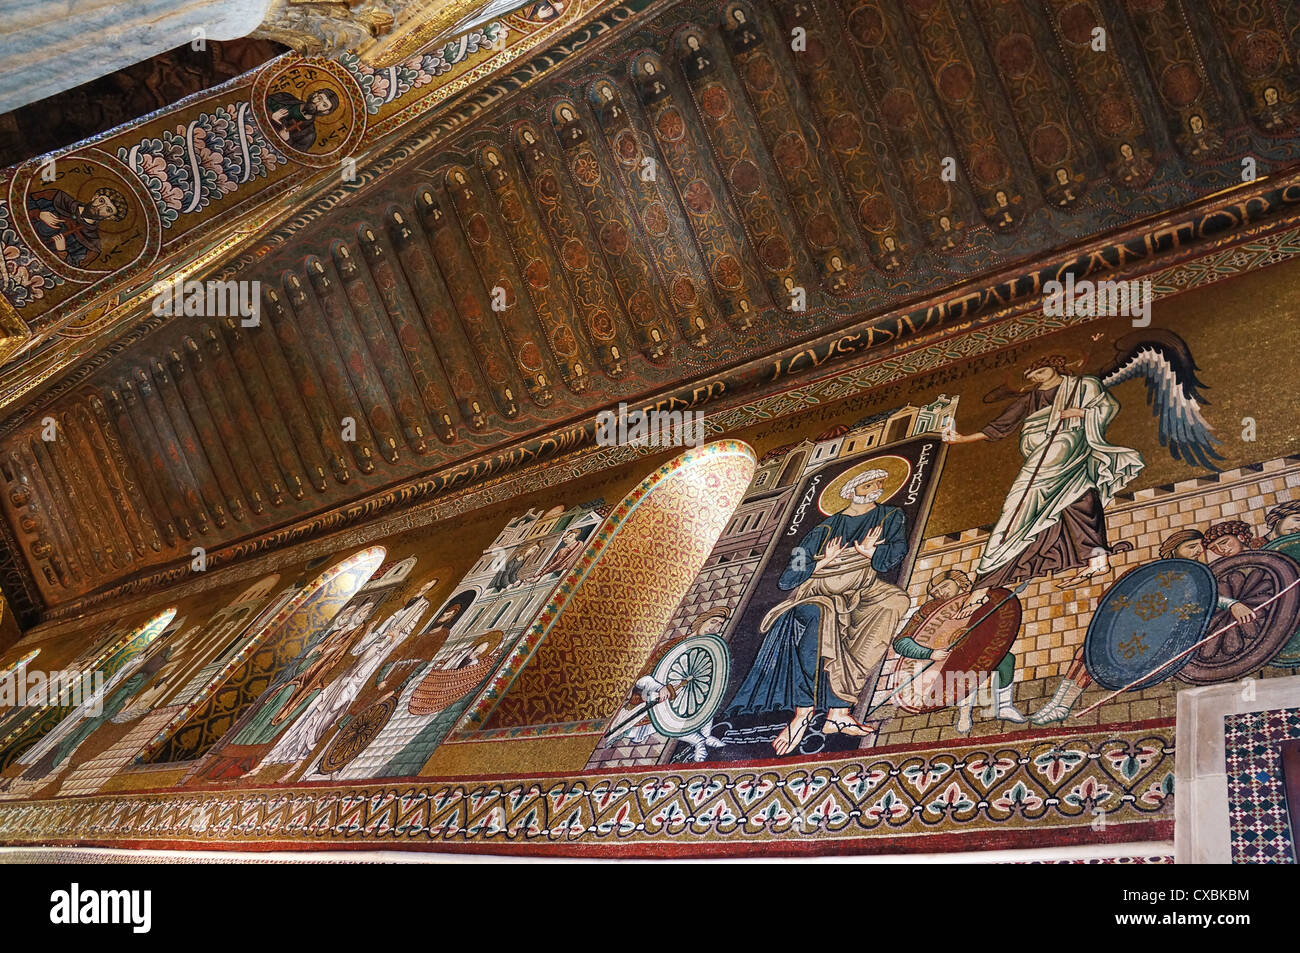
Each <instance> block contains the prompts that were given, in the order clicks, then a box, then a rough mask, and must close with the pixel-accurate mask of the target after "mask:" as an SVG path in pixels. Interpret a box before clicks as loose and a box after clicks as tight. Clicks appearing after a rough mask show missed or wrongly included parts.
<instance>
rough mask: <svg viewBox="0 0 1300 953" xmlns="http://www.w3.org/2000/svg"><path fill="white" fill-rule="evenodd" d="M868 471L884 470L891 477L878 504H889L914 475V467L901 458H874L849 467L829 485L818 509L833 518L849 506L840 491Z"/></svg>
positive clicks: (887, 455)
mask: <svg viewBox="0 0 1300 953" xmlns="http://www.w3.org/2000/svg"><path fill="white" fill-rule="evenodd" d="M867 470H884V471H885V472H886V473H888V474H889V476H887V477H885V485H884V486H883V487H882V488H881V491H880V499H878V500H876V502H877V503H885V502H887V501H888V500H889V499H890V498H891V497H893V495H894V494H895V493H897V492H898V491H899V490H900V489H902V488H903V486H904V485H905V484H906V483H907V480H908V478H909V477H910V476H911V475H912V465H911V464H910V463H908V462H907V461H906V460H904V459H903V458H902V457H900V456H897V455H895V454H892V453H887V454H884V455H883V456H879V457H872V458H871V459H870V460H864V461H862V462H861V463H859V464H857V465H856V466H852V467H849V468H848V469H847V470H845V471H844V472H843V473H841V474H840V475H839V476H837V477H835V478H834V479H832V480H831V481H830V482H829V483H827V484H826V489H824V490H822V494H821V496H819V497H817V508H818V509H819V510H821V511H822V512H823V513H824V514H826V515H827V516H833V515H834V514H836V513H838V512H839V511H840V510H842V509H844V508H845V507H846V506H848V505H849V501H848V500H846V499H844V497H842V496H840V490H842V489H844V484H846V483H848V482H849V480H851V479H853V478H854V477H855V476H857V475H858V474H859V473H865V472H866V471H867Z"/></svg>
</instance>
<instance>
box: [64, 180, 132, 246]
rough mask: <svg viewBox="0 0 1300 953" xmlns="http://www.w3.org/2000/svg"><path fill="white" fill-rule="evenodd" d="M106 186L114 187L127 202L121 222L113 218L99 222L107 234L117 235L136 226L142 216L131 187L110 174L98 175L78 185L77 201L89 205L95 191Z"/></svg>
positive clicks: (98, 225) (100, 228) (101, 228)
mask: <svg viewBox="0 0 1300 953" xmlns="http://www.w3.org/2000/svg"><path fill="white" fill-rule="evenodd" d="M105 188H108V189H112V190H113V191H114V192H116V193H117V194H118V195H120V196H122V199H123V200H124V201H125V202H126V214H125V215H123V216H122V220H121V221H120V222H115V221H113V220H112V219H111V218H109V219H104V220H102V221H100V222H98V223H97V227H98V229H99V230H100V231H101V232H103V233H104V234H105V235H116V234H118V233H120V232H126V231H129V230H130V229H132V228H135V227H136V219H138V218H139V217H140V209H139V208H138V207H137V203H136V200H135V195H134V193H132V191H131V187H130V186H129V185H127V184H126V183H125V182H122V181H121V180H119V179H115V178H113V177H112V176H108V175H96V176H92V177H91V178H89V179H86V181H84V182H82V183H81V185H79V186H77V191H76V195H77V201H78V202H80V203H81V204H83V205H89V204H90V200H91V199H92V198H94V196H95V193H96V192H98V191H99V190H100V189H105Z"/></svg>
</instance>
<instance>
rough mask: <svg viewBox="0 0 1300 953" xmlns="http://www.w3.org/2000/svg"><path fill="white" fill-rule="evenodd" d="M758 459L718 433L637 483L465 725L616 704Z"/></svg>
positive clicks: (562, 720) (579, 717)
mask: <svg viewBox="0 0 1300 953" xmlns="http://www.w3.org/2000/svg"><path fill="white" fill-rule="evenodd" d="M756 466H757V464H756V460H755V457H754V451H753V450H752V449H751V448H750V447H749V446H748V445H747V444H744V443H740V442H738V441H734V440H720V441H717V442H715V443H710V444H706V445H705V446H703V447H699V448H697V449H694V450H689V451H687V452H686V453H684V454H682V455H681V456H679V457H677V458H675V459H673V460H671V461H669V462H668V463H665V464H664V465H663V466H661V467H660V468H659V469H657V470H656V471H655V472H654V473H652V474H650V475H649V476H648V477H646V478H645V479H644V480H643V481H641V483H640V484H639V485H638V486H637V487H636V488H635V489H634V490H632V492H631V493H629V494H628V495H627V496H626V497H624V498H623V500H622V502H621V503H619V504H618V506H616V507H614V509H613V510H612V511H611V512H610V514H609V516H608V517H607V518H606V519H605V522H604V523H603V524H601V526H600V528H599V529H597V530H596V532H595V533H594V534H593V535H592V537H591V540H590V542H589V544H588V546H587V548H586V550H585V551H584V552H583V554H582V555H581V556H580V557H579V558H578V561H577V563H576V564H575V566H574V567H573V569H571V570H570V571H569V573H568V575H567V576H566V577H565V579H564V580H563V581H562V582H561V583H560V585H559V586H558V587H557V588H556V590H555V595H554V596H553V597H552V599H551V601H550V602H548V603H547V604H546V606H545V607H544V608H543V609H542V612H541V614H540V615H539V616H538V618H537V621H536V622H535V623H534V624H533V626H532V628H531V629H530V630H529V631H528V633H527V634H526V635H525V636H524V637H523V639H521V640H520V642H519V644H518V646H517V647H516V648H515V650H514V651H513V652H512V653H511V654H510V656H508V657H507V659H506V661H505V662H504V663H503V665H502V667H501V668H500V669H499V670H498V672H497V675H496V677H494V678H493V679H492V681H491V682H490V683H489V687H488V688H487V690H486V691H485V692H484V693H483V694H482V695H481V696H480V697H479V698H478V699H477V700H476V701H475V703H474V705H473V706H472V707H471V708H470V710H469V712H468V713H467V716H466V720H465V721H464V722H463V727H464V730H469V731H473V730H478V729H487V730H491V729H497V728H502V729H509V728H520V727H525V726H527V727H533V728H541V727H544V726H555V727H556V728H557V730H567V729H569V728H571V727H572V726H575V725H577V724H579V723H584V722H596V721H602V720H604V719H608V718H609V717H610V716H611V715H612V714H613V713H614V712H615V711H617V710H618V708H619V706H620V705H621V704H622V702H623V700H624V699H625V698H626V696H627V691H628V686H629V685H631V683H632V681H633V680H634V679H635V678H636V676H637V674H639V672H640V670H641V668H642V667H643V666H644V665H645V663H646V661H647V660H648V658H649V656H650V653H651V651H652V650H653V649H654V647H655V645H656V643H657V642H658V641H659V639H660V637H661V636H662V634H663V631H664V629H665V627H666V626H667V625H668V622H669V621H670V619H671V618H672V614H673V612H674V611H675V610H676V608H677V605H678V604H679V603H680V602H681V600H682V597H683V596H684V595H685V594H686V591H687V590H688V589H689V587H690V585H691V582H692V581H693V580H694V579H695V577H696V575H698V574H699V572H700V569H701V568H702V567H703V566H704V561H705V560H706V559H707V558H708V556H709V553H710V552H712V550H713V546H714V544H715V543H716V542H717V539H718V537H719V536H721V535H722V531H723V530H724V529H725V528H726V526H727V523H728V521H730V519H731V516H732V513H733V512H734V511H735V509H736V507H737V506H738V505H739V504H740V501H741V499H742V498H743V497H744V495H745V491H746V489H747V488H748V487H749V484H750V481H751V480H752V479H753V476H754V470H755V469H756ZM561 726H563V728H561ZM542 733H545V732H542Z"/></svg>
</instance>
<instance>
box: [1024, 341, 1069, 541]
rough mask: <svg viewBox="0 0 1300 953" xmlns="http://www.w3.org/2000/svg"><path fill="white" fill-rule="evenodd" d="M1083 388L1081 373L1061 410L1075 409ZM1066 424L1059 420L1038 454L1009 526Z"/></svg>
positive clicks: (1059, 418) (1027, 497)
mask: <svg viewBox="0 0 1300 953" xmlns="http://www.w3.org/2000/svg"><path fill="white" fill-rule="evenodd" d="M1084 360H1087V358H1086V357H1085V358H1084ZM1079 370H1080V371H1082V370H1083V367H1082V365H1081V366H1080V367H1079ZM1082 387H1083V374H1082V373H1080V374H1079V376H1078V377H1076V378H1075V379H1074V392H1073V393H1072V394H1071V395H1070V399H1069V400H1067V401H1066V402H1065V403H1066V406H1065V407H1063V408H1061V409H1062V410H1063V411H1065V410H1070V409H1071V408H1073V406H1074V401H1075V399H1076V398H1078V396H1079V391H1080V390H1081V389H1082ZM1064 423H1065V418H1064V417H1058V418H1057V421H1056V426H1055V427H1054V428H1053V429H1052V434H1051V436H1049V437H1048V438H1047V442H1046V443H1045V444H1043V449H1042V450H1040V451H1039V453H1038V461H1037V462H1036V463H1035V464H1034V471H1033V472H1032V473H1030V474H1029V482H1028V483H1026V484H1025V492H1024V493H1022V494H1020V502H1019V503H1017V504H1016V508H1015V510H1014V511H1013V512H1012V514H1011V519H1010V520H1009V521H1008V522H1007V525H1008V526H1011V525H1014V524H1015V522H1016V517H1017V516H1019V515H1020V509H1021V507H1023V506H1024V505H1025V500H1027V499H1029V491H1030V490H1032V489H1033V487H1034V481H1035V480H1037V479H1038V471H1039V470H1041V469H1042V468H1043V461H1044V460H1046V459H1047V451H1048V450H1050V449H1052V442H1053V441H1055V440H1056V435H1057V434H1058V433H1060V432H1061V427H1062V425H1064Z"/></svg>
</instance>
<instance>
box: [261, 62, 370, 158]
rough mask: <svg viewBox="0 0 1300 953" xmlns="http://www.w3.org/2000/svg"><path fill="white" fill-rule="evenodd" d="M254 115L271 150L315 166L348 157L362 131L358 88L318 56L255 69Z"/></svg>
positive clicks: (344, 73) (363, 115)
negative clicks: (257, 71) (260, 69)
mask: <svg viewBox="0 0 1300 953" xmlns="http://www.w3.org/2000/svg"><path fill="white" fill-rule="evenodd" d="M253 115H254V116H256V117H257V124H258V126H260V127H261V129H262V131H263V132H264V133H265V134H266V136H267V137H268V138H269V139H270V140H271V141H272V142H273V143H275V145H276V148H278V149H279V150H280V151H281V152H283V153H285V154H286V155H287V156H289V157H290V158H292V159H296V160H297V161H298V162H301V163H302V164H303V165H309V166H315V167H321V166H327V165H330V164H331V163H334V162H339V161H341V160H343V159H345V158H347V157H348V156H350V155H351V154H352V151H353V149H355V148H356V146H357V144H358V143H359V142H360V141H361V137H362V136H363V135H365V131H366V105H365V99H364V97H363V96H362V93H361V87H360V86H359V85H357V82H356V80H355V79H353V78H352V75H351V74H350V73H349V72H348V71H347V70H346V69H344V68H343V66H341V65H340V64H338V63H336V62H334V61H333V60H328V59H322V58H317V57H312V58H309V59H301V60H294V61H292V62H290V63H288V64H286V65H284V66H282V67H280V68H279V69H265V70H263V71H262V72H261V73H259V74H258V77H257V80H256V82H254V83H253Z"/></svg>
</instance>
